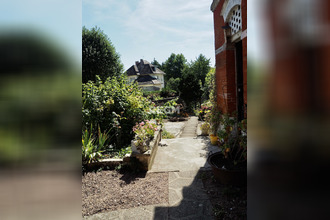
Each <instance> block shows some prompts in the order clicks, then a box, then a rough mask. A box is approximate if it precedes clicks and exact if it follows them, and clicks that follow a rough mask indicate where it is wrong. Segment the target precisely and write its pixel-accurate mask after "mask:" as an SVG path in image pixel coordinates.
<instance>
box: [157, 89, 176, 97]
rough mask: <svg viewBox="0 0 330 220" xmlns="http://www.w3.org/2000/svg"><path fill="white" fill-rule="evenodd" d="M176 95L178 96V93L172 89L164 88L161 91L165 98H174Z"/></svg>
mask: <svg viewBox="0 0 330 220" xmlns="http://www.w3.org/2000/svg"><path fill="white" fill-rule="evenodd" d="M176 95H177V91H175V90H172V89H170V88H162V90H161V91H160V96H161V97H163V98H167V97H174V96H176Z"/></svg>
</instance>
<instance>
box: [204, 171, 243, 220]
mask: <svg viewBox="0 0 330 220" xmlns="http://www.w3.org/2000/svg"><path fill="white" fill-rule="evenodd" d="M200 178H201V179H202V181H203V184H204V189H205V191H206V193H207V194H208V196H209V199H210V201H211V203H212V206H213V212H214V215H215V217H216V219H222V220H229V219H237V220H238V219H239V220H244V219H247V217H246V206H247V195H246V192H247V190H246V187H233V186H225V185H222V184H220V183H218V182H216V180H215V178H214V176H213V174H212V171H204V172H202V173H201V174H200Z"/></svg>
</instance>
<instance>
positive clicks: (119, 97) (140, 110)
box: [82, 76, 153, 149]
mask: <svg viewBox="0 0 330 220" xmlns="http://www.w3.org/2000/svg"><path fill="white" fill-rule="evenodd" d="M126 82H127V79H126V77H125V76H121V77H114V78H108V79H107V80H106V81H105V82H102V81H101V80H100V78H99V77H97V80H96V82H95V83H94V82H91V81H89V82H88V83H86V84H83V87H82V105H83V106H82V120H83V129H86V128H90V127H91V126H92V127H93V128H98V127H99V128H100V131H101V132H109V133H108V135H109V139H108V140H107V143H106V144H108V145H110V144H111V145H113V146H114V148H116V149H120V148H122V147H124V146H127V145H128V144H130V142H131V140H132V139H133V136H134V134H133V131H132V128H133V126H134V125H135V124H136V123H137V122H140V121H143V120H146V119H150V118H152V117H153V115H152V113H151V112H150V108H151V106H152V105H151V102H150V101H149V100H148V99H147V98H145V97H143V94H142V91H141V89H139V88H138V87H137V85H136V84H127V83H126ZM91 132H92V133H93V134H94V135H97V133H98V131H97V130H96V129H94V130H92V131H91Z"/></svg>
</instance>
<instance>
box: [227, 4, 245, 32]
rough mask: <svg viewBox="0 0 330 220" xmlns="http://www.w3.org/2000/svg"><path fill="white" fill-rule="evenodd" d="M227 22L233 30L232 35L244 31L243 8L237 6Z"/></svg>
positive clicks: (232, 10)
mask: <svg viewBox="0 0 330 220" xmlns="http://www.w3.org/2000/svg"><path fill="white" fill-rule="evenodd" d="M227 22H228V25H229V26H230V28H231V35H234V34H236V33H237V32H239V31H240V30H242V12H241V6H239V5H236V6H235V7H234V8H232V9H231V13H230V14H229V17H228V20H227Z"/></svg>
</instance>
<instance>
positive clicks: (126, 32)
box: [82, 0, 215, 70]
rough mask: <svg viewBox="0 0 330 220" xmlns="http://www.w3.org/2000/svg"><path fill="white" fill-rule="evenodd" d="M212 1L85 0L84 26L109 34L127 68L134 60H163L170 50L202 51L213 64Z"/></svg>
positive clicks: (190, 55)
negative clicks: (99, 29)
mask: <svg viewBox="0 0 330 220" xmlns="http://www.w3.org/2000/svg"><path fill="white" fill-rule="evenodd" d="M211 3H212V0H190V1H186V0H120V1H119V0H82V25H84V26H86V27H87V28H92V27H94V26H98V27H99V28H101V29H102V30H103V31H104V33H106V34H107V35H108V37H109V38H110V40H111V42H112V43H113V45H114V46H115V48H116V51H117V52H118V53H119V54H120V55H121V60H122V62H123V64H124V66H125V70H126V69H128V68H129V67H130V66H131V65H133V64H134V63H135V61H137V60H139V59H145V60H148V61H150V62H151V61H152V60H153V59H154V58H156V60H158V61H159V62H160V63H161V62H164V61H165V60H166V59H167V58H168V57H169V56H170V54H171V53H176V54H178V53H182V54H183V55H184V56H185V57H186V59H187V60H188V61H191V60H195V59H196V57H197V56H198V55H199V54H203V55H205V56H206V57H207V58H210V61H211V65H212V66H214V59H215V54H214V51H215V50H214V31H213V15H212V12H211V11H210V5H211Z"/></svg>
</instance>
